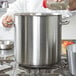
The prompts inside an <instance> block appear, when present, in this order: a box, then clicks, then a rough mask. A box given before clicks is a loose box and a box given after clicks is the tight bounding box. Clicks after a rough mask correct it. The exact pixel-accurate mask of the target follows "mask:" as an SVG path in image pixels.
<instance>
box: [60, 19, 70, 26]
mask: <svg viewBox="0 0 76 76" xmlns="http://www.w3.org/2000/svg"><path fill="white" fill-rule="evenodd" d="M69 23H70V20H62V22H61V24H62V25H68V24H69Z"/></svg>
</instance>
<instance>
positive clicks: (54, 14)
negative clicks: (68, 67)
mask: <svg viewBox="0 0 76 76" xmlns="http://www.w3.org/2000/svg"><path fill="white" fill-rule="evenodd" d="M24 15H25V16H61V14H58V13H16V14H15V16H24Z"/></svg>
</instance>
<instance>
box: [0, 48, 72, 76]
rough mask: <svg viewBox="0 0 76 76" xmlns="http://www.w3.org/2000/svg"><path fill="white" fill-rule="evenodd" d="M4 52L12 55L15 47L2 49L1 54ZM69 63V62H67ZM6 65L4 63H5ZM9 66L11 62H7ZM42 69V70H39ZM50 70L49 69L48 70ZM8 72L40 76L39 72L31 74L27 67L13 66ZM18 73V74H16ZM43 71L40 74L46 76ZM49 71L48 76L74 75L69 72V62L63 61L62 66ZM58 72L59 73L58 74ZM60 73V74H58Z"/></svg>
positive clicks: (22, 75) (13, 63)
mask: <svg viewBox="0 0 76 76" xmlns="http://www.w3.org/2000/svg"><path fill="white" fill-rule="evenodd" d="M2 52H4V54H5V55H12V54H14V49H12V50H0V55H1V54H2ZM63 61H65V60H63ZM66 63H67V62H66ZM3 65H4V64H3ZM6 65H7V66H6V68H8V67H11V65H10V64H9V65H8V64H6ZM12 65H13V66H14V67H15V65H16V62H12ZM39 71H40V70H39ZM47 71H48V70H47ZM34 72H35V73H36V70H33V73H34ZM5 73H6V74H9V75H10V76H27V74H28V76H29V75H30V76H39V74H31V73H32V72H31V71H30V73H29V72H28V71H27V70H26V69H24V70H22V69H19V68H17V69H15V68H13V69H10V70H8V71H7V72H5ZM15 73H16V74H15ZM41 73H42V72H40V76H45V75H41ZM44 73H45V74H46V72H44ZM49 73H52V74H49ZM49 73H48V75H46V76H72V75H71V74H70V73H69V70H68V65H67V64H64V63H63V62H62V68H54V69H49ZM56 74H57V75H56ZM58 74H59V75H58Z"/></svg>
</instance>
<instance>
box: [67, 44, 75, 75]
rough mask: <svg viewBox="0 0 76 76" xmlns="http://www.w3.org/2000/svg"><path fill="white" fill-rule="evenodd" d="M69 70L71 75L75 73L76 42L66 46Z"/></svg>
mask: <svg viewBox="0 0 76 76" xmlns="http://www.w3.org/2000/svg"><path fill="white" fill-rule="evenodd" d="M67 54H68V64H69V71H70V73H71V74H72V75H76V44H72V45H69V46H67Z"/></svg>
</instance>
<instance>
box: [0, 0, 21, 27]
mask: <svg viewBox="0 0 76 76" xmlns="http://www.w3.org/2000/svg"><path fill="white" fill-rule="evenodd" d="M21 10H22V7H21V1H20V0H17V1H15V2H14V3H12V4H9V8H8V9H7V12H6V13H5V14H4V15H3V16H2V17H1V18H0V23H2V24H3V25H2V26H5V27H10V26H11V25H12V24H10V23H13V21H14V14H15V13H18V12H20V11H21Z"/></svg>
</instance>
